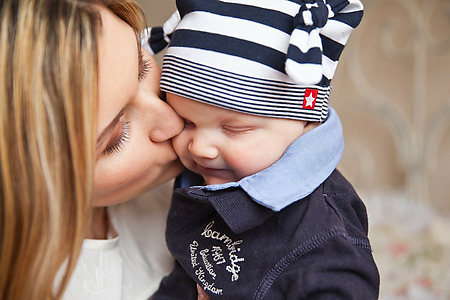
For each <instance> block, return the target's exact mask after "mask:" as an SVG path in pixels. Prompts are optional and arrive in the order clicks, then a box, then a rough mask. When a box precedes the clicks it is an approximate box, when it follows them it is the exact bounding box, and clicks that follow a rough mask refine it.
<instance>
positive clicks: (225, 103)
mask: <svg viewBox="0 0 450 300" xmlns="http://www.w3.org/2000/svg"><path fill="white" fill-rule="evenodd" d="M177 8H178V11H179V14H180V17H181V21H180V23H179V24H177V26H176V29H175V30H174V32H173V34H172V35H170V37H171V41H170V44H169V48H168V51H167V53H166V55H165V57H164V63H163V73H162V79H161V89H162V90H163V91H165V92H166V93H167V102H168V103H169V104H170V105H171V106H172V107H173V108H174V110H175V111H176V112H177V113H178V114H179V115H180V116H181V117H182V118H183V119H184V120H185V128H184V130H183V131H182V132H181V133H180V134H179V135H178V136H176V137H175V138H174V139H173V145H174V148H175V150H176V152H177V154H178V155H179V157H180V159H181V162H182V163H183V164H184V165H185V166H186V168H187V169H188V170H187V171H186V172H184V173H183V174H182V175H181V176H180V177H179V178H178V182H177V185H178V186H179V187H180V188H178V189H176V190H175V191H174V194H173V199H172V206H171V210H170V212H169V217H168V222H167V230H166V240H167V244H168V247H169V250H170V251H171V253H172V254H173V255H174V257H175V258H176V259H177V262H178V265H177V267H176V269H175V270H174V271H173V273H172V274H170V275H169V276H168V277H167V278H165V279H164V280H163V282H162V284H161V286H160V289H159V291H158V292H157V293H156V294H155V296H154V297H153V298H152V299H196V296H195V295H196V288H195V286H196V283H197V284H199V285H200V286H201V287H202V288H203V290H205V292H206V293H207V294H208V296H209V297H210V298H211V299H270V300H273V299H296V300H297V299H346V300H347V299H378V292H379V274H378V270H377V267H376V265H375V262H374V260H373V257H372V253H371V247H370V242H369V240H368V238H367V231H368V220H367V214H366V210H365V206H364V204H363V202H362V201H361V200H360V198H359V196H358V195H357V193H356V192H355V191H354V189H353V188H352V186H351V184H350V183H348V181H347V180H346V179H345V178H344V177H343V176H342V175H341V174H340V173H339V172H338V171H337V170H336V166H337V164H338V162H339V160H340V158H341V155H342V151H343V137H342V128H341V124H340V121H339V118H338V116H337V114H336V112H335V111H334V110H333V109H331V108H328V97H329V93H330V89H331V87H330V81H331V78H332V77H333V75H334V71H335V68H336V66H337V62H338V59H339V57H340V54H341V52H342V50H343V48H344V45H345V43H346V41H347V39H348V37H349V35H350V33H351V31H352V30H353V29H354V28H355V27H356V26H357V25H358V24H359V22H360V20H361V18H362V12H363V8H362V4H361V3H360V2H359V1H357V0H352V1H346V0H345V1H342V0H335V1H327V2H326V3H324V2H323V1H322V0H316V1H287V0H270V1H250V0H240V1H236V0H222V1H218V0H178V1H177ZM172 23H173V19H172ZM166 29H167V28H166ZM155 32H156V31H155ZM159 33H160V34H161V33H162V31H160V32H159ZM154 37H155V36H154ZM154 44H156V43H154ZM318 123H322V124H321V125H319V126H316V125H315V124H318ZM312 128H313V129H312Z"/></svg>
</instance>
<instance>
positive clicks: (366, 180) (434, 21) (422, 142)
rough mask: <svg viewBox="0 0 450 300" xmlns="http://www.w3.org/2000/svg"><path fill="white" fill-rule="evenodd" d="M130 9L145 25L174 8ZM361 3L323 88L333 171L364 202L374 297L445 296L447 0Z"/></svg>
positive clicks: (449, 248)
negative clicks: (336, 119) (337, 124)
mask: <svg viewBox="0 0 450 300" xmlns="http://www.w3.org/2000/svg"><path fill="white" fill-rule="evenodd" d="M138 2H139V3H140V4H141V6H142V7H143V9H144V11H145V13H146V16H147V19H148V20H147V21H148V23H149V25H150V26H157V25H162V24H163V23H164V21H165V20H166V19H167V18H169V17H170V15H171V14H172V13H173V12H174V11H175V1H174V0H138ZM362 2H363V4H364V6H365V15H364V18H363V21H362V23H361V25H360V26H359V27H358V28H357V30H355V31H354V33H353V34H352V36H351V37H350V40H349V42H348V44H347V46H346V49H345V51H344V52H343V55H342V58H341V59H340V62H339V66H338V68H337V72H336V75H335V76H334V78H333V81H332V86H333V90H332V93H331V97H330V105H331V106H333V107H334V108H335V109H336V110H337V112H338V114H339V116H340V118H341V121H342V124H343V128H344V139H345V151H344V156H343V158H342V160H341V162H340V164H339V166H338V169H339V170H340V171H341V172H342V173H343V174H344V175H345V176H346V177H347V178H348V179H349V181H350V182H351V183H352V184H353V185H354V187H355V189H356V190H357V191H358V193H359V194H360V195H361V197H362V199H363V200H364V201H365V203H366V204H367V208H368V213H369V222H370V232H369V235H370V238H371V242H372V246H373V250H374V256H375V259H376V261H377V263H378V266H379V269H380V274H381V295H380V299H382V300H383V299H389V300H390V299H392V300H400V299H408V300H414V299H417V300H419V299H420V300H427V299H432V300H434V299H450V271H449V270H450V217H449V216H450V0H362ZM157 61H158V62H159V63H161V62H162V54H158V55H157Z"/></svg>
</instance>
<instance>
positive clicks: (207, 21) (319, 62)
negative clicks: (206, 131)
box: [150, 0, 363, 122]
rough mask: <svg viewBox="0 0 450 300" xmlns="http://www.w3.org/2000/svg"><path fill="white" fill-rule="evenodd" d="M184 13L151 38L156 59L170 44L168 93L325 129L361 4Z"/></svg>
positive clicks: (189, 2) (263, 0) (279, 4)
mask: <svg viewBox="0 0 450 300" xmlns="http://www.w3.org/2000/svg"><path fill="white" fill-rule="evenodd" d="M177 9H178V11H177V12H176V13H175V14H174V15H173V16H172V17H171V19H169V21H168V22H166V24H165V25H164V27H163V28H153V29H152V32H151V35H152V36H151V38H150V47H151V48H152V49H153V50H154V51H155V52H156V51H158V50H160V49H162V48H164V47H165V46H166V45H167V43H168V42H169V41H170V43H169V48H168V50H167V53H166V55H165V56H164V61H163V67H162V77H161V84H160V85H161V89H162V90H163V91H165V92H170V93H173V94H176V95H180V96H183V97H186V98H190V99H193V100H197V101H201V102H204V103H207V104H211V105H216V106H219V107H223V108H227V109H231V110H235V111H239V112H244V113H250V114H255V115H261V116H267V117H277V118H289V119H297V120H305V121H319V122H321V121H324V120H325V118H326V116H327V113H328V98H329V95H330V90H331V87H330V81H331V79H332V77H333V75H334V73H335V70H336V67H337V64H338V60H339V57H340V55H341V53H342V51H343V49H344V46H345V44H346V42H347V40H348V38H349V36H350V34H351V32H352V31H353V29H355V28H356V27H357V26H358V24H359V23H360V21H361V18H362V16H363V5H362V3H361V2H360V1H359V0H304V1H301V0H177ZM180 19H181V20H180Z"/></svg>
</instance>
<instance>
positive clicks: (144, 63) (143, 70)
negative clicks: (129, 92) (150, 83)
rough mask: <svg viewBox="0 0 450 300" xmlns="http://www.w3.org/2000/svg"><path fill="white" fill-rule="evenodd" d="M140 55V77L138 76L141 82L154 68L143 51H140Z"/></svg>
mask: <svg viewBox="0 0 450 300" xmlns="http://www.w3.org/2000/svg"><path fill="white" fill-rule="evenodd" d="M138 55H139V76H138V79H139V81H141V80H142V79H144V78H145V76H146V75H147V73H148V72H149V71H150V69H151V68H152V66H151V63H150V60H149V59H147V58H144V54H143V53H142V49H139V53H138Z"/></svg>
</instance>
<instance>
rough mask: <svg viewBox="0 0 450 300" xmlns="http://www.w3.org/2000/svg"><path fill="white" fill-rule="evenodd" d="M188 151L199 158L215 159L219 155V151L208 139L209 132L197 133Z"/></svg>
mask: <svg viewBox="0 0 450 300" xmlns="http://www.w3.org/2000/svg"><path fill="white" fill-rule="evenodd" d="M188 150H189V152H191V153H192V155H194V156H196V157H199V158H206V159H214V158H216V157H217V156H218V155H219V150H218V148H217V147H216V146H215V144H214V143H213V141H212V139H211V138H210V137H208V132H202V133H195V134H194V135H193V136H192V139H191V141H190V143H189V145H188Z"/></svg>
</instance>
